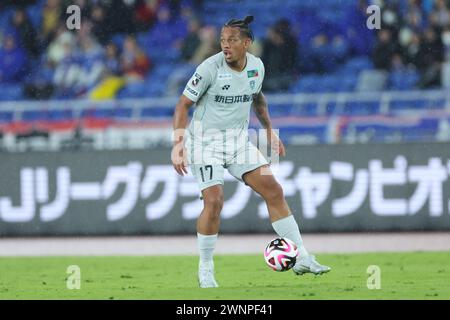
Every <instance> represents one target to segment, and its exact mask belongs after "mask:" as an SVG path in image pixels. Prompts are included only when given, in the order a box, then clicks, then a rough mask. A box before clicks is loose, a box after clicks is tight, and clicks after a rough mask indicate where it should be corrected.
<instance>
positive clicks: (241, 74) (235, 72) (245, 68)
mask: <svg viewBox="0 0 450 320" xmlns="http://www.w3.org/2000/svg"><path fill="white" fill-rule="evenodd" d="M245 57H246V61H245V67H244V69H242V71H236V70H233V69H231V68H230V66H229V65H228V63H227V62H226V61H225V56H224V57H223V61H224V63H225V66H226V67H227V69H228V70H229V71H231V72H233V73H234V74H236V75H237V76H239V77H242V76H243V75H244V74H245V71H246V70H247V67H248V54H245Z"/></svg>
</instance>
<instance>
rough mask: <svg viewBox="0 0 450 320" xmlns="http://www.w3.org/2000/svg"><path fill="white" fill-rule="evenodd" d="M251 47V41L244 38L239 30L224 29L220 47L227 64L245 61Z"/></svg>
mask: <svg viewBox="0 0 450 320" xmlns="http://www.w3.org/2000/svg"><path fill="white" fill-rule="evenodd" d="M249 45H250V39H248V38H242V36H241V33H240V31H239V29H238V28H231V27H224V28H222V33H221V34H220V46H221V48H222V51H223V54H224V55H225V60H226V62H227V63H234V62H237V61H239V60H240V59H243V58H244V57H245V54H246V52H247V49H248V47H249Z"/></svg>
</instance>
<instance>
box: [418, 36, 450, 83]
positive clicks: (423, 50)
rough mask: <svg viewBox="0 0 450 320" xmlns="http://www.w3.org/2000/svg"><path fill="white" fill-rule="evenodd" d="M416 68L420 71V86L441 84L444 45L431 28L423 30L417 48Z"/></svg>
mask: <svg viewBox="0 0 450 320" xmlns="http://www.w3.org/2000/svg"><path fill="white" fill-rule="evenodd" d="M418 56H419V57H420V60H419V64H418V68H419V71H420V72H421V80H420V84H419V87H420V88H429V87H435V86H439V85H440V84H441V65H442V61H443V58H444V46H443V44H442V40H441V37H437V35H436V33H435V31H434V30H433V29H432V28H428V29H426V30H425V33H424V36H423V41H422V44H421V46H420V49H419V53H418Z"/></svg>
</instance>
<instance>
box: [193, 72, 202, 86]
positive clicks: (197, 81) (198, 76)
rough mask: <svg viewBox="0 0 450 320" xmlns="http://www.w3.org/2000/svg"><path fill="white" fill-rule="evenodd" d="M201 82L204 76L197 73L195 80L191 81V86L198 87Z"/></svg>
mask: <svg viewBox="0 0 450 320" xmlns="http://www.w3.org/2000/svg"><path fill="white" fill-rule="evenodd" d="M200 80H202V76H201V75H199V74H198V73H195V75H194V79H193V80H192V81H191V84H192V85H193V86H194V87H196V86H197V85H198V83H199V82H200Z"/></svg>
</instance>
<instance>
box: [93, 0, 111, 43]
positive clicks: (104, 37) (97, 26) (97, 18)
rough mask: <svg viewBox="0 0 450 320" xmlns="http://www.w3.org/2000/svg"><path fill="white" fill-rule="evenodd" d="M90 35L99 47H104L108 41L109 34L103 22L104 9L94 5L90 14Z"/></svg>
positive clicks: (106, 25)
mask: <svg viewBox="0 0 450 320" xmlns="http://www.w3.org/2000/svg"><path fill="white" fill-rule="evenodd" d="M91 21H92V34H93V35H94V36H95V38H96V39H97V41H98V42H99V43H100V44H101V45H105V44H106V43H108V41H109V40H110V37H111V34H110V30H109V28H108V24H107V23H106V21H105V9H104V8H103V7H102V6H100V5H96V6H94V7H93V8H92V12H91Z"/></svg>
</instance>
